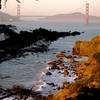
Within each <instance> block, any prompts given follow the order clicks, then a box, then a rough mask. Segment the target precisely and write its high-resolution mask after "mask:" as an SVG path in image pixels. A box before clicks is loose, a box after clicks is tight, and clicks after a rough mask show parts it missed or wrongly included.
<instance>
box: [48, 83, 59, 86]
mask: <svg viewBox="0 0 100 100" xmlns="http://www.w3.org/2000/svg"><path fill="white" fill-rule="evenodd" d="M47 84H48V85H51V86H53V87H54V86H57V85H55V84H54V83H47Z"/></svg>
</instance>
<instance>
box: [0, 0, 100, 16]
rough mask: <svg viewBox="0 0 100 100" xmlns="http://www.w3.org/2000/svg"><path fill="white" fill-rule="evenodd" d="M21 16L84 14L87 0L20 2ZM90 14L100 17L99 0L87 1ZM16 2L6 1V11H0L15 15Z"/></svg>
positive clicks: (23, 0)
mask: <svg viewBox="0 0 100 100" xmlns="http://www.w3.org/2000/svg"><path fill="white" fill-rule="evenodd" d="M20 1H21V15H54V14H61V13H73V12H82V13H85V3H86V1H87V0H38V1H37V0H20ZM88 2H89V3H90V14H91V15H96V16H100V0H88ZM16 10H17V2H16V0H8V2H7V7H6V9H5V8H3V9H2V11H4V12H6V13H9V14H12V15H16Z"/></svg>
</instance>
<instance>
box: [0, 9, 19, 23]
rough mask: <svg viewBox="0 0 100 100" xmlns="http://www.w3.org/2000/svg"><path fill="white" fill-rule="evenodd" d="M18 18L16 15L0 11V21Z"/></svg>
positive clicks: (16, 19)
mask: <svg viewBox="0 0 100 100" xmlns="http://www.w3.org/2000/svg"><path fill="white" fill-rule="evenodd" d="M18 20H19V18H18V17H17V16H12V15H9V14H7V13H4V12H1V11H0V21H1V22H3V21H18Z"/></svg>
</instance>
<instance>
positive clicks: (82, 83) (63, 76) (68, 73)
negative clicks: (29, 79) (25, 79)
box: [0, 36, 100, 100]
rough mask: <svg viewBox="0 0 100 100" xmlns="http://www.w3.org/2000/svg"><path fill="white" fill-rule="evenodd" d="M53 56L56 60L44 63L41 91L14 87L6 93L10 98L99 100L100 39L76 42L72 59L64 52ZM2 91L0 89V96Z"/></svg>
mask: <svg viewBox="0 0 100 100" xmlns="http://www.w3.org/2000/svg"><path fill="white" fill-rule="evenodd" d="M87 47H88V48H87ZM55 55H56V59H54V60H52V61H48V62H47V64H48V67H47V70H46V72H45V73H43V76H42V82H43V85H41V87H40V89H38V90H37V91H35V90H34V87H32V88H31V89H24V87H22V86H17V85H16V86H13V87H12V89H10V90H9V92H7V93H10V96H9V97H11V98H13V99H14V100H16V99H15V98H16V97H17V98H19V99H17V100H99V99H96V98H100V36H97V37H95V38H93V39H92V40H91V41H87V42H86V41H85V42H84V41H78V42H76V44H75V46H74V47H73V54H72V55H66V52H65V51H61V52H58V53H56V54H55ZM4 91H5V90H2V89H0V94H2V92H4ZM7 91H8V90H7ZM5 92H6V91H5ZM7 93H4V94H7ZM13 93H15V94H13ZM8 95H9V94H8ZM5 97H7V96H5ZM1 98H2V97H1ZM13 99H8V100H13ZM4 100H5V99H4Z"/></svg>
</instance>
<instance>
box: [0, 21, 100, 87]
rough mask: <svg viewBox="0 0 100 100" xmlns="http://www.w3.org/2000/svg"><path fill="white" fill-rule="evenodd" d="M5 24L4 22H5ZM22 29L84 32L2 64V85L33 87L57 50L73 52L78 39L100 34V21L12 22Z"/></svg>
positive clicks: (0, 83) (86, 38) (0, 70)
mask: <svg viewBox="0 0 100 100" xmlns="http://www.w3.org/2000/svg"><path fill="white" fill-rule="evenodd" d="M3 24H4V23H3ZM5 24H12V25H15V26H16V27H17V29H18V30H17V31H20V30H29V31H30V30H33V29H36V28H40V27H42V28H46V29H50V30H55V31H66V32H68V31H79V32H84V33H82V34H81V35H79V36H68V37H65V38H60V39H58V40H57V41H55V42H52V43H51V45H50V46H49V49H50V50H49V51H48V52H44V53H34V54H31V53H29V54H28V55H27V56H25V57H20V58H16V59H11V60H9V61H4V62H2V63H1V64H0V85H1V86H4V87H11V86H12V85H14V84H22V85H24V86H25V87H28V88H31V87H32V86H33V85H34V84H36V83H37V81H39V80H40V79H41V74H42V71H44V70H45V68H46V67H47V64H46V62H47V61H48V60H52V59H54V58H55V56H54V54H53V53H55V52H59V51H62V50H66V52H67V54H71V52H69V51H71V49H72V47H73V45H74V44H75V41H77V40H90V39H91V38H93V37H94V36H97V35H100V23H98V22H95V23H89V25H85V24H84V23H77V22H67V21H66V22H50V21H21V22H10V23H5Z"/></svg>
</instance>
